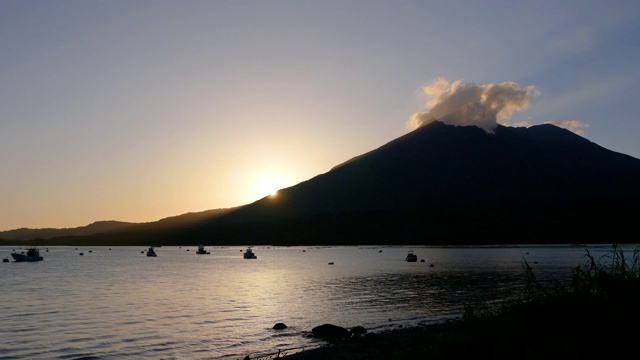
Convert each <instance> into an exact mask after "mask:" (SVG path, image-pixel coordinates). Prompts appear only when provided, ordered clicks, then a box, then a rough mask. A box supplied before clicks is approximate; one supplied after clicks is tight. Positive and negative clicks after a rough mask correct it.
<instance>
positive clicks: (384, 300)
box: [0, 244, 636, 359]
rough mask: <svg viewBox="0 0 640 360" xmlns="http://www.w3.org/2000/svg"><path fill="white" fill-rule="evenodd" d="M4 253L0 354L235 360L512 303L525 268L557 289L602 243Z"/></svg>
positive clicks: (0, 254) (602, 251)
mask: <svg viewBox="0 0 640 360" xmlns="http://www.w3.org/2000/svg"><path fill="white" fill-rule="evenodd" d="M620 248H622V249H623V250H625V252H627V251H628V254H629V255H631V252H632V251H633V249H636V245H624V246H621V247H620ZM14 250H15V251H18V252H20V251H24V249H21V248H20V247H13V246H4V247H0V258H2V259H5V258H6V259H9V262H3V263H2V264H0V300H1V301H0V359H243V358H244V357H245V356H247V355H249V356H250V357H251V358H256V357H261V356H268V355H269V354H274V353H277V352H278V351H282V352H283V354H284V353H294V352H298V351H300V350H304V349H310V348H313V347H315V346H319V345H321V344H324V342H323V341H321V340H318V339H314V338H313V337H312V336H311V329H312V328H313V327H315V326H318V325H322V324H325V323H331V324H335V325H338V326H342V327H345V328H347V329H350V328H352V327H355V326H363V327H365V328H366V329H367V330H368V331H369V332H380V331H384V330H388V329H394V328H399V327H406V326H414V325H422V324H430V323H435V322H439V321H442V320H445V319H452V318H458V317H460V316H461V315H462V312H463V309H464V306H465V305H467V304H476V303H478V302H499V301H503V300H506V299H510V298H513V297H515V296H519V295H521V294H522V292H523V290H524V287H525V285H526V283H525V280H524V270H523V269H524V264H525V261H526V262H527V263H528V264H529V265H530V266H531V267H532V268H533V272H534V274H535V275H536V276H537V277H538V279H539V280H540V281H542V282H544V283H551V282H556V281H557V282H565V281H567V280H568V279H569V278H570V276H571V270H572V269H574V268H575V267H576V266H577V265H579V264H580V263H581V262H583V260H584V259H585V255H586V254H587V250H588V251H589V252H590V253H591V254H592V255H593V256H594V257H595V258H602V257H604V258H606V256H607V254H608V253H610V252H611V250H612V245H610V244H600V245H588V246H587V245H553V246H540V245H539V246H500V247H494V246H480V247H420V246H412V247H405V246H336V247H313V246H291V247H279V246H258V247H254V248H253V250H254V252H255V254H256V255H257V259H244V258H243V256H242V254H243V252H244V251H245V250H246V247H228V246H224V247H221V246H213V245H207V246H206V250H207V251H208V252H209V254H205V255H200V254H196V250H197V247H196V246H191V247H185V246H183V247H178V246H174V247H172V246H162V247H156V248H155V251H156V253H157V257H148V256H146V250H147V248H145V247H136V246H131V247H128V246H127V247H82V248H76V247H67V246H55V247H49V248H40V251H41V253H40V254H41V255H42V256H43V257H44V260H43V261H40V262H14V261H13V259H12V258H11V256H10V253H11V252H12V251H14ZM409 251H412V252H413V253H415V254H416V255H417V256H418V259H419V260H418V262H406V261H405V257H406V255H407V253H408V252H409ZM80 253H83V255H80ZM276 323H284V324H285V325H286V326H287V327H286V328H285V329H281V330H275V329H273V326H274V325H275V324H276Z"/></svg>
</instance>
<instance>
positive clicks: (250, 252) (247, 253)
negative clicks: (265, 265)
mask: <svg viewBox="0 0 640 360" xmlns="http://www.w3.org/2000/svg"><path fill="white" fill-rule="evenodd" d="M242 256H243V257H244V258H245V259H257V258H258V257H257V256H256V254H254V253H253V250H251V246H249V247H248V248H247V251H245V252H244V254H243V255H242Z"/></svg>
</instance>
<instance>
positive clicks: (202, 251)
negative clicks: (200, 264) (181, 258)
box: [196, 244, 209, 254]
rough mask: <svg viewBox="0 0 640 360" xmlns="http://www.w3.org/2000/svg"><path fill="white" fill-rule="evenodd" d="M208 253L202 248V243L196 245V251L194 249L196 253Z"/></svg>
mask: <svg viewBox="0 0 640 360" xmlns="http://www.w3.org/2000/svg"><path fill="white" fill-rule="evenodd" d="M208 253H209V252H207V251H206V250H205V249H204V245H202V244H200V245H198V251H196V254H208Z"/></svg>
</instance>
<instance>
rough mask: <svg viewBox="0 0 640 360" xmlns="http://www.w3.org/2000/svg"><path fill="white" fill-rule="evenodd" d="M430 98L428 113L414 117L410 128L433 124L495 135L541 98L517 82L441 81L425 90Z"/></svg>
mask: <svg viewBox="0 0 640 360" xmlns="http://www.w3.org/2000/svg"><path fill="white" fill-rule="evenodd" d="M422 92H423V93H424V94H425V95H426V96H427V97H428V98H429V101H428V102H427V110H426V111H425V112H419V113H415V114H413V116H411V119H410V120H409V126H410V127H412V128H418V127H420V126H422V125H425V124H428V123H430V122H432V121H434V120H438V121H442V122H444V123H447V124H450V125H457V126H468V125H475V126H478V127H480V128H483V129H485V130H486V131H489V132H492V131H493V130H494V129H495V128H496V125H497V124H498V123H500V122H507V121H508V120H509V119H510V118H511V115H512V114H513V113H514V112H516V111H523V110H525V109H527V108H528V107H529V101H530V99H532V98H533V97H536V96H538V95H539V92H538V91H537V90H536V88H535V87H534V86H528V87H524V88H523V87H520V86H519V85H518V84H516V83H514V82H503V83H500V84H497V85H496V84H486V85H475V84H464V83H462V81H461V80H458V81H454V82H453V83H450V82H449V81H447V80H446V79H445V78H439V79H437V80H436V81H434V82H433V83H431V84H429V85H427V86H425V87H423V88H422Z"/></svg>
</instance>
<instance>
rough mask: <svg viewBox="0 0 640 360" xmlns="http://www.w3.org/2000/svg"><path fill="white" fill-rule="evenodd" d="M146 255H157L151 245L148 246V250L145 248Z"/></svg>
mask: <svg viewBox="0 0 640 360" xmlns="http://www.w3.org/2000/svg"><path fill="white" fill-rule="evenodd" d="M147 256H153V257H156V256H158V254H156V251H155V250H153V246H152V247H150V248H149V250H147Z"/></svg>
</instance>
